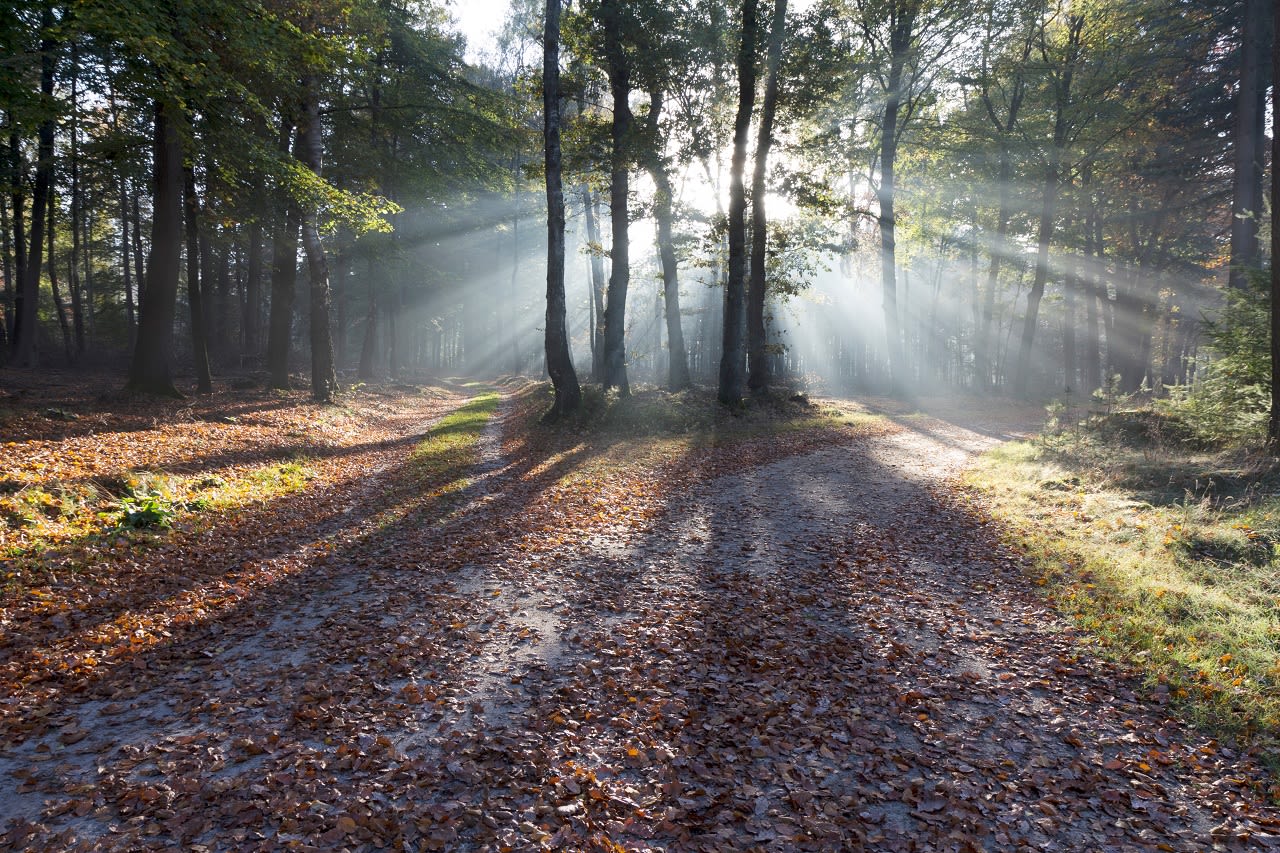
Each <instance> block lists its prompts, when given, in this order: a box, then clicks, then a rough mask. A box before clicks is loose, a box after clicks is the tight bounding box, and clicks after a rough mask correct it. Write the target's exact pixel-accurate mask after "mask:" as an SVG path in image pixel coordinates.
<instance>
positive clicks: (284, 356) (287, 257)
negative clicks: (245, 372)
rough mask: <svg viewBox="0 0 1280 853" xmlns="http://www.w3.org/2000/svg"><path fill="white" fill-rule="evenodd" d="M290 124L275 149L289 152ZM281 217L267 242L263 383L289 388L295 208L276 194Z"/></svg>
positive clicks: (295, 260) (295, 263) (295, 257)
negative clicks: (268, 285) (268, 289)
mask: <svg viewBox="0 0 1280 853" xmlns="http://www.w3.org/2000/svg"><path fill="white" fill-rule="evenodd" d="M292 135H293V124H292V123H291V122H290V121H289V120H288V119H285V121H284V122H283V124H282V125H281V127H280V138H279V146H280V150H281V151H288V150H289V140H290V138H291V137H292ZM279 203H280V204H281V205H282V206H283V208H284V211H283V213H284V215H283V217H281V219H280V220H279V221H277V223H276V228H275V234H274V235H273V236H272V240H271V313H270V316H269V317H268V319H267V373H268V379H267V384H268V385H269V386H270V387H272V388H280V389H287V388H288V387H289V350H290V348H291V344H292V341H291V338H292V337H293V300H294V295H295V291H296V288H297V284H298V229H299V222H298V206H297V205H296V204H294V203H293V201H292V200H291V199H289V198H288V197H287V195H286V194H285V193H284V192H281V193H280V197H279Z"/></svg>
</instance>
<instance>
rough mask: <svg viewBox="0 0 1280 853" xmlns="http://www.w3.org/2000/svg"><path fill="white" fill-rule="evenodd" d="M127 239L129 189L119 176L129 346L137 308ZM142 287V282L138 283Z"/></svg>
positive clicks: (135, 332) (135, 329) (133, 339)
mask: <svg viewBox="0 0 1280 853" xmlns="http://www.w3.org/2000/svg"><path fill="white" fill-rule="evenodd" d="M130 242H131V241H130V239H129V189H128V183H127V182H126V181H125V178H124V175H121V176H120V269H121V270H122V271H123V273H124V322H125V330H126V331H127V332H128V335H129V346H131V347H132V346H133V345H134V344H135V343H136V342H137V339H138V307H137V300H136V299H135V297H134V281H133V264H132V263H131V262H130V261H131V257H130V256H131V253H132V249H131V248H130ZM138 286H139V287H141V286H142V282H138Z"/></svg>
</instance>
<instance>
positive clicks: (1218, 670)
mask: <svg viewBox="0 0 1280 853" xmlns="http://www.w3.org/2000/svg"><path fill="white" fill-rule="evenodd" d="M1105 424H1106V422H1105V420H1099V421H1097V422H1096V423H1094V424H1092V425H1086V426H1084V427H1081V428H1079V429H1077V430H1075V431H1072V432H1066V433H1062V434H1058V435H1054V436H1048V437H1045V438H1043V439H1041V440H1039V441H1036V442H1020V443H1014V444H1008V445H1004V446H1002V447H1000V448H997V449H996V450H993V451H991V452H990V453H988V454H987V455H986V456H985V457H984V458H983V459H982V460H981V461H980V462H979V464H978V465H977V466H976V467H975V468H973V469H972V470H971V471H970V472H969V473H968V474H967V481H968V484H969V485H970V486H971V487H972V488H973V489H974V490H975V491H976V492H977V493H978V494H979V495H981V497H982V501H981V503H982V505H983V506H984V507H985V508H986V510H987V511H989V512H990V513H991V515H992V516H993V517H994V518H995V519H996V520H997V521H998V522H1000V523H1001V525H1002V527H1003V529H1004V530H1005V531H1006V534H1007V536H1008V538H1009V539H1010V540H1011V541H1012V542H1014V543H1015V544H1016V545H1018V546H1019V547H1020V548H1021V549H1022V550H1023V551H1025V553H1026V554H1027V555H1028V556H1029V557H1030V559H1031V560H1032V564H1033V566H1034V571H1035V580H1036V582H1037V583H1038V584H1040V585H1042V586H1043V587H1044V588H1045V590H1046V592H1047V594H1048V595H1049V596H1050V597H1051V599H1052V600H1053V602H1054V603H1055V605H1056V606H1057V607H1058V609H1059V610H1060V611H1061V612H1062V613H1063V614H1064V615H1065V616H1067V617H1069V618H1071V619H1072V620H1073V621H1074V622H1075V623H1076V624H1077V625H1079V626H1080V627H1082V628H1084V629H1085V630H1087V631H1089V632H1090V633H1091V634H1092V635H1093V636H1094V637H1096V639H1097V642H1098V644H1099V645H1100V646H1101V647H1103V648H1104V649H1106V650H1107V651H1108V652H1109V653H1111V654H1113V655H1115V656H1116V657H1118V658H1120V659H1122V660H1125V661H1127V662H1129V663H1131V664H1134V665H1136V666H1137V667H1138V668H1139V670H1140V671H1141V672H1142V673H1144V674H1145V677H1146V678H1147V679H1148V681H1149V682H1151V683H1152V686H1153V688H1154V689H1155V690H1157V691H1159V692H1161V693H1163V692H1164V691H1167V692H1168V694H1169V696H1170V698H1171V699H1172V700H1173V701H1175V702H1180V703H1181V705H1182V706H1183V707H1184V708H1186V710H1187V712H1188V714H1189V716H1191V718H1192V719H1193V720H1195V721H1196V722H1197V723H1200V724H1202V725H1206V726H1208V727H1210V728H1211V729H1212V730H1215V731H1218V732H1220V733H1229V734H1232V735H1236V736H1239V737H1242V738H1244V739H1255V738H1258V739H1261V740H1262V741H1264V742H1266V743H1268V744H1270V745H1271V746H1274V745H1275V744H1276V742H1277V741H1278V740H1280V738H1278V736H1280V563H1278V561H1277V543H1278V542H1280V497H1277V496H1276V489H1275V488H1273V486H1274V485H1275V483H1274V482H1271V483H1270V486H1267V483H1268V482H1270V480H1271V479H1272V478H1274V474H1266V473H1265V472H1257V473H1255V474H1254V475H1249V474H1248V473H1247V472H1246V471H1245V470H1243V469H1242V468H1241V466H1240V461H1241V460H1240V459H1239V458H1238V457H1229V456H1213V455H1210V454H1205V453H1200V454H1194V453H1191V452H1189V451H1186V450H1183V449H1182V448H1181V447H1178V446H1176V445H1175V446H1165V445H1161V444H1160V443H1158V442H1157V443H1153V442H1152V441H1150V440H1149V439H1136V438H1133V437H1130V438H1128V439H1126V438H1125V437H1124V436H1121V435H1117V434H1116V433H1115V432H1114V431H1108V430H1106V429H1105ZM1161 685H1163V686H1161Z"/></svg>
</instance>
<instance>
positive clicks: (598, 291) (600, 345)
mask: <svg viewBox="0 0 1280 853" xmlns="http://www.w3.org/2000/svg"><path fill="white" fill-rule="evenodd" d="M582 209H583V211H584V213H583V216H584V218H585V219H586V223H587V243H588V244H590V245H589V246H588V249H589V252H588V255H587V260H588V264H589V270H590V274H591V280H590V286H591V298H590V300H589V301H590V303H591V304H590V306H589V310H590V312H591V314H592V323H591V378H592V380H594V381H596V382H602V381H603V380H604V288H605V279H604V258H602V257H601V256H600V224H599V223H598V222H597V221H596V197H595V193H593V192H591V188H590V187H588V186H586V185H583V187H582Z"/></svg>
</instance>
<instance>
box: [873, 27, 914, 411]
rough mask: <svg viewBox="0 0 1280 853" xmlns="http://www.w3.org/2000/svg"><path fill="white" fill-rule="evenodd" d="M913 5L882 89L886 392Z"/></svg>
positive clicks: (894, 358) (895, 352)
mask: <svg viewBox="0 0 1280 853" xmlns="http://www.w3.org/2000/svg"><path fill="white" fill-rule="evenodd" d="M917 10H918V7H917V5H916V4H906V7H905V8H903V9H902V10H900V14H899V16H898V17H897V18H896V19H895V20H894V21H893V23H892V26H891V28H890V32H889V75H888V78H887V80H886V85H885V99H884V119H883V121H882V123H881V126H880V186H879V187H878V188H877V190H876V200H877V201H878V202H879V203H880V218H879V223H880V293H881V300H882V308H883V310H884V331H885V355H886V356H887V361H888V367H889V390H890V392H891V393H894V394H896V393H899V392H900V391H901V390H902V387H903V378H904V376H905V373H906V371H905V365H904V364H903V363H902V353H903V349H902V324H901V321H900V319H899V316H898V282H897V265H898V251H897V225H898V220H897V212H896V210H895V203H896V192H897V190H896V186H895V180H896V173H895V168H896V166H897V159H898V111H899V110H900V109H901V108H902V75H903V72H904V71H905V68H906V63H907V58H908V54H909V52H910V50H911V46H912V42H913V41H914V40H915V16H916V12H917Z"/></svg>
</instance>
